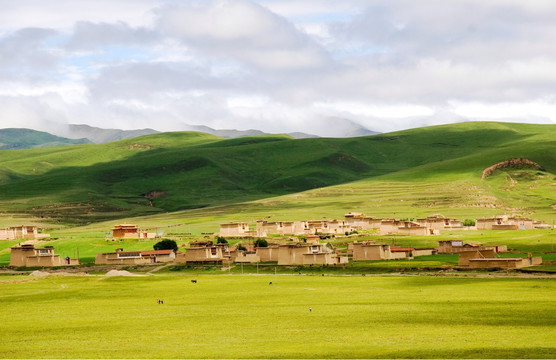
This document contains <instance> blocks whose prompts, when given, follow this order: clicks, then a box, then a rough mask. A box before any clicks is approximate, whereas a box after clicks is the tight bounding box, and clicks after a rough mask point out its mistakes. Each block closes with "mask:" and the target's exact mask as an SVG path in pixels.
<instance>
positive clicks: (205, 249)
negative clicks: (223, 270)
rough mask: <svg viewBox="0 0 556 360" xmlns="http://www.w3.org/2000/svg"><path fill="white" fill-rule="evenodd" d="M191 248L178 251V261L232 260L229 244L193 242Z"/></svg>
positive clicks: (217, 261)
mask: <svg viewBox="0 0 556 360" xmlns="http://www.w3.org/2000/svg"><path fill="white" fill-rule="evenodd" d="M189 245H190V246H189V249H186V250H185V252H181V253H178V255H177V256H176V262H177V263H214V264H219V263H225V262H228V261H231V255H230V253H229V251H228V244H213V243H212V241H199V242H191V243H190V244H189Z"/></svg>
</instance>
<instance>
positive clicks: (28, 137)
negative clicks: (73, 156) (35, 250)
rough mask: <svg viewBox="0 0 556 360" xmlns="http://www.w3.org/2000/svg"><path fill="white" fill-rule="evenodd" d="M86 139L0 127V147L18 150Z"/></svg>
mask: <svg viewBox="0 0 556 360" xmlns="http://www.w3.org/2000/svg"><path fill="white" fill-rule="evenodd" d="M89 142H90V141H89V140H87V139H66V138H63V137H59V136H54V135H51V134H49V133H46V132H42V131H36V130H31V129H0V149H1V150H4V149H8V150H20V149H31V148H45V147H53V146H63V145H73V144H86V143H89Z"/></svg>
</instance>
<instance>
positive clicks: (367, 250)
mask: <svg viewBox="0 0 556 360" xmlns="http://www.w3.org/2000/svg"><path fill="white" fill-rule="evenodd" d="M391 258H392V254H391V252H390V245H386V244H375V243H372V242H362V243H353V261H360V260H388V259H391Z"/></svg>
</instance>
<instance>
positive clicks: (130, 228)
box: [112, 224, 157, 239]
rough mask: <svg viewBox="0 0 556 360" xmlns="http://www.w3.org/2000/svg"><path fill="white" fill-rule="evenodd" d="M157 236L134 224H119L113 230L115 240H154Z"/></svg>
mask: <svg viewBox="0 0 556 360" xmlns="http://www.w3.org/2000/svg"><path fill="white" fill-rule="evenodd" d="M156 236H157V235H156V233H149V232H147V231H143V230H141V229H139V227H138V226H137V225H134V224H118V225H114V227H113V228H112V237H113V238H114V239H154V238H155V237H156Z"/></svg>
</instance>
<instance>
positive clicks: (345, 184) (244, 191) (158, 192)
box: [0, 122, 556, 224]
mask: <svg viewBox="0 0 556 360" xmlns="http://www.w3.org/2000/svg"><path fill="white" fill-rule="evenodd" d="M0 155H1V156H2V159H3V161H2V163H1V165H0V206H1V208H2V209H3V211H4V212H7V213H12V214H13V213H27V214H31V215H33V216H38V217H39V218H41V219H42V220H38V221H47V222H48V221H57V222H61V223H64V224H65V223H73V224H80V223H88V222H95V221H102V220H108V219H116V218H123V217H134V216H141V215H149V214H150V215H154V214H158V213H160V214H166V213H167V212H175V211H185V212H184V213H181V215H179V216H196V215H194V214H197V216H208V214H209V213H210V212H215V211H220V212H221V213H222V212H223V213H227V214H229V215H230V216H231V215H234V216H235V217H236V218H240V220H241V214H242V213H244V214H245V216H247V214H248V213H249V214H250V216H251V215H252V216H255V215H258V214H263V213H264V212H267V213H268V212H273V213H275V214H276V216H290V218H291V216H292V215H293V214H299V215H300V216H301V215H302V214H307V216H309V215H310V214H313V213H314V214H317V213H318V214H322V215H323V216H325V215H326V216H332V215H334V216H339V215H341V214H342V213H343V212H345V211H349V210H354V209H362V210H365V211H366V212H370V211H374V212H375V213H376V214H377V215H382V214H384V215H394V214H393V213H395V214H396V216H399V215H403V214H408V215H411V214H413V215H415V214H418V213H435V212H444V213H447V214H454V215H459V214H461V215H464V214H467V213H471V214H475V215H481V214H491V213H500V212H519V213H523V214H533V213H539V214H541V215H542V216H544V217H545V218H547V217H550V216H551V215H552V214H554V209H553V208H551V206H554V205H555V204H556V195H555V194H556V191H554V190H556V188H555V178H554V175H553V174H556V126H555V125H528V124H509V123H508V124H507V123H485V122H468V123H460V124H454V125H443V126H434V127H426V128H419V129H412V130H406V131H400V132H395V133H389V134H380V135H375V136H369V137H358V138H348V139H326V138H316V139H312V138H311V139H292V138H290V137H288V136H256V137H246V138H238V139H231V140H225V139H222V138H219V137H216V136H212V135H208V134H203V133H195V132H178V133H163V134H156V135H149V136H142V137H138V138H133V139H127V140H122V141H116V142H111V143H106V144H100V145H91V144H87V145H78V146H65V147H56V148H48V149H31V150H22V151H18V152H11V151H1V152H0ZM516 157H522V158H527V159H530V160H532V161H535V162H537V163H539V164H540V165H542V167H543V170H542V171H541V170H534V171H533V170H529V169H524V170H521V169H517V171H518V172H519V175H518V176H517V178H519V180H516V179H514V181H517V184H518V185H515V184H514V186H513V187H507V186H506V181H507V176H508V175H507V174H509V172H512V171H514V170H515V169H508V170H506V169H502V170H499V171H497V172H495V173H494V174H493V176H491V177H489V178H487V179H486V180H481V173H482V171H483V169H485V168H486V167H488V166H491V165H493V164H495V163H498V162H501V161H504V160H507V159H510V158H516ZM510 176H511V175H510ZM512 178H513V177H512ZM311 189H313V190H311ZM187 209H206V211H205V212H204V213H203V210H189V211H188V210H187ZM217 209H220V210H217ZM287 209H290V210H289V213H286V212H288V210H287ZM201 213H202V214H201ZM165 216H168V217H172V216H170V215H165ZM176 216H177V215H176ZM314 216H315V215H314Z"/></svg>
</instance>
